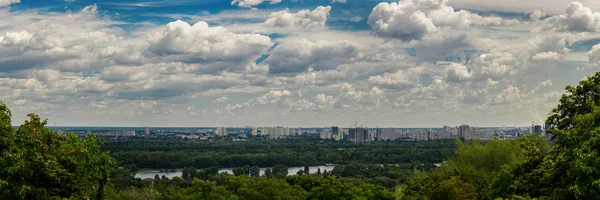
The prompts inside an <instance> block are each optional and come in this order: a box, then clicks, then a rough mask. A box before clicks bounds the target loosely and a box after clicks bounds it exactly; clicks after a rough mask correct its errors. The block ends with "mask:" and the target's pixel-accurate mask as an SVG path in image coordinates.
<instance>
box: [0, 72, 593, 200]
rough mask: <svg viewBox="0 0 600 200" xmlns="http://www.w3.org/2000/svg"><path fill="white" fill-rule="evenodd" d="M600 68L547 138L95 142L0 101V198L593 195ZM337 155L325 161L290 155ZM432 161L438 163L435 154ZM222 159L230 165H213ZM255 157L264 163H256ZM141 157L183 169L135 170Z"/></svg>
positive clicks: (557, 112) (564, 106)
mask: <svg viewBox="0 0 600 200" xmlns="http://www.w3.org/2000/svg"><path fill="white" fill-rule="evenodd" d="M599 105H600V73H597V74H596V75H594V76H590V77H588V78H587V79H585V80H583V81H581V82H580V84H579V85H578V86H567V88H566V93H565V94H564V95H563V96H562V97H561V99H560V102H559V104H558V106H557V107H556V108H554V109H553V110H552V111H551V112H550V113H549V117H548V122H549V123H550V125H551V126H552V128H551V129H550V130H549V131H548V133H549V134H551V135H552V140H550V141H548V140H547V139H546V138H543V137H539V136H535V135H530V136H527V137H521V138H518V139H516V140H508V141H504V140H499V139H494V140H489V141H460V140H456V141H432V142H405V141H404V142H403V141H390V142H381V143H364V144H358V143H345V142H334V141H325V142H315V141H302V140H286V141H260V142H243V143H239V142H238V143H234V142H227V141H220V142H212V143H211V142H188V141H159V140H145V139H140V140H135V139H134V140H123V141H119V140H116V141H110V142H106V143H105V142H104V141H103V140H102V139H101V138H96V137H94V135H90V136H88V137H87V138H85V139H82V138H79V137H77V136H76V135H74V134H64V135H58V134H56V133H55V132H54V131H52V130H50V129H48V128H46V127H45V125H46V120H42V119H41V118H40V117H38V116H37V115H35V114H29V115H28V117H29V119H28V120H27V121H25V122H24V123H23V124H22V125H21V126H20V127H18V128H13V126H12V125H11V112H10V110H9V109H8V108H7V107H6V106H5V105H4V104H3V103H0V199H431V200H434V199H450V200H452V199H598V198H599V197H600V156H599V155H598V154H599V153H600V106H599ZM325 163H336V164H337V166H336V167H335V168H334V169H333V170H331V171H325V170H324V171H320V170H318V171H316V172H313V171H310V170H309V169H308V167H306V168H305V170H301V171H299V172H298V173H297V174H289V172H288V167H287V166H309V165H322V164H325ZM435 163H441V165H439V167H437V166H436V165H434V164H435ZM219 167H230V168H233V170H232V171H233V174H232V175H229V174H220V173H219V170H218V168H219ZM259 167H267V168H268V169H266V170H265V172H264V174H262V175H261V174H260V173H259ZM140 168H144V169H148V168H153V169H182V175H181V177H174V178H171V179H170V178H167V177H164V176H163V177H158V176H156V177H154V178H152V179H146V180H142V179H139V178H135V173H136V172H138V171H139V170H140Z"/></svg>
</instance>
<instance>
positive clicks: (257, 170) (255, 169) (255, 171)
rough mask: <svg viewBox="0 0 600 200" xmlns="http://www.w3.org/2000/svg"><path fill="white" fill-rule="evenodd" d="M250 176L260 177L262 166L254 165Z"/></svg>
mask: <svg viewBox="0 0 600 200" xmlns="http://www.w3.org/2000/svg"><path fill="white" fill-rule="evenodd" d="M250 176H251V177H259V176H260V167H258V166H253V167H251V168H250Z"/></svg>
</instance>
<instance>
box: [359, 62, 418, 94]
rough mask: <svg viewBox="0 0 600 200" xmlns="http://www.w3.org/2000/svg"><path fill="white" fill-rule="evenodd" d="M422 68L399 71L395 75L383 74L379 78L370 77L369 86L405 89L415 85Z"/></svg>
mask: <svg viewBox="0 0 600 200" xmlns="http://www.w3.org/2000/svg"><path fill="white" fill-rule="evenodd" d="M423 73H424V68H422V67H416V68H411V69H408V70H399V71H397V72H395V73H384V74H383V75H379V76H371V77H369V79H368V82H369V84H371V85H375V86H379V87H382V88H388V89H407V88H410V87H413V86H415V85H417V84H418V83H419V81H420V78H421V75H422V74H423Z"/></svg>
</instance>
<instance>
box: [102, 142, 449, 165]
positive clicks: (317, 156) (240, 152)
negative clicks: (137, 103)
mask: <svg viewBox="0 0 600 200" xmlns="http://www.w3.org/2000/svg"><path fill="white" fill-rule="evenodd" d="M104 149H105V150H106V151H110V152H111V155H112V156H113V157H114V158H115V159H116V160H117V161H118V162H119V165H126V164H134V165H136V166H137V167H139V168H153V169H173V168H179V169H180V168H184V167H189V166H192V167H195V168H208V167H215V166H216V167H241V166H244V165H249V166H259V167H273V166H275V165H278V164H281V165H286V166H305V165H311V166H314V165H324V164H326V163H335V164H347V163H350V162H361V163H373V164H385V163H388V164H398V163H411V162H412V161H419V162H421V163H440V162H441V161H442V160H444V159H446V158H448V157H450V156H451V155H452V153H453V149H454V142H453V141H452V140H440V141H430V142H406V141H393V142H377V143H354V142H336V141H306V140H263V141H245V142H234V141H215V142H208V141H199V142H193V141H184V140H158V139H145V138H120V139H118V140H111V141H107V142H106V144H105V145H104Z"/></svg>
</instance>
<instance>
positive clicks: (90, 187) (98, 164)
mask: <svg viewBox="0 0 600 200" xmlns="http://www.w3.org/2000/svg"><path fill="white" fill-rule="evenodd" d="M8 116H10V111H9V110H8V108H6V106H5V105H4V104H2V103H0V120H2V122H1V123H2V124H0V131H2V139H1V142H0V145H2V146H3V148H2V149H0V191H2V192H1V193H0V199H53V198H90V197H91V198H96V199H102V198H103V194H104V189H105V186H106V185H107V184H108V182H109V179H110V176H111V170H112V169H113V168H114V165H115V160H114V159H113V158H111V157H110V156H109V155H108V153H106V152H102V151H101V150H100V146H101V145H102V140H101V139H98V138H95V137H94V136H93V135H90V136H89V137H88V138H87V139H86V140H82V139H80V138H79V137H77V136H76V135H74V134H69V135H58V134H56V133H55V132H54V131H52V130H49V129H47V128H45V125H46V123H47V121H46V120H41V119H40V118H39V117H38V116H37V115H35V114H29V115H28V116H29V120H27V121H25V123H24V124H23V125H21V126H20V127H19V129H18V130H17V131H16V132H14V131H11V129H10V128H8V124H10V120H9V119H8V118H6V117H8Z"/></svg>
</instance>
